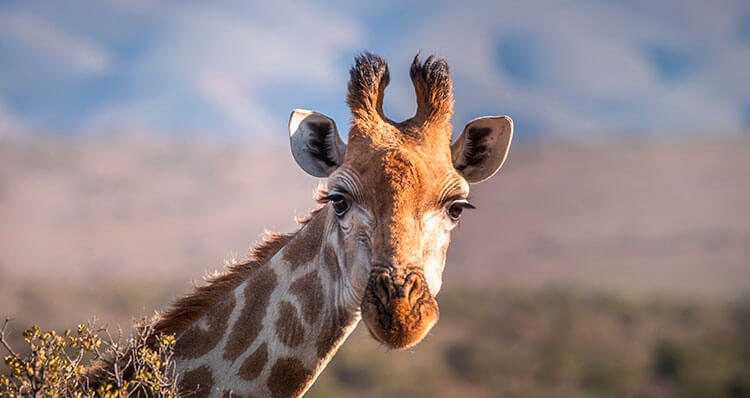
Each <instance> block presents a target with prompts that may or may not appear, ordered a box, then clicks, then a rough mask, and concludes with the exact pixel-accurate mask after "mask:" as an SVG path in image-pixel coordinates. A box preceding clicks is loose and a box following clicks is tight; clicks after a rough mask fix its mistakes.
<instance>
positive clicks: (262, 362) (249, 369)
mask: <svg viewBox="0 0 750 398" xmlns="http://www.w3.org/2000/svg"><path fill="white" fill-rule="evenodd" d="M266 362H268V344H266V343H263V344H261V345H259V346H258V348H256V349H255V351H253V353H252V354H250V356H249V357H247V358H245V361H244V362H242V366H240V369H239V371H238V372H237V375H238V376H240V377H241V378H243V379H245V380H247V381H250V380H253V379H255V378H256V377H258V375H259V374H260V372H262V371H263V368H264V367H265V366H266Z"/></svg>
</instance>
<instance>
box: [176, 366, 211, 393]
mask: <svg viewBox="0 0 750 398" xmlns="http://www.w3.org/2000/svg"><path fill="white" fill-rule="evenodd" d="M213 386H214V377H213V374H212V373H211V369H209V368H208V366H206V365H203V366H201V367H198V368H195V369H193V370H191V371H189V372H185V374H183V375H182V379H181V380H180V392H181V393H183V394H186V396H187V395H189V396H191V397H196V398H205V397H208V395H209V394H211V389H212V388H213Z"/></svg>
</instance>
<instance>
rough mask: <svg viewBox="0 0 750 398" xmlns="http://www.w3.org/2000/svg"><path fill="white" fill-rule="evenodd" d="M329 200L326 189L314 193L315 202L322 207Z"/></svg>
mask: <svg viewBox="0 0 750 398" xmlns="http://www.w3.org/2000/svg"><path fill="white" fill-rule="evenodd" d="M329 200H331V195H329V194H328V190H327V189H322V188H321V189H319V190H318V192H316V193H315V201H316V202H318V203H320V204H322V205H324V204H326V203H328V201H329Z"/></svg>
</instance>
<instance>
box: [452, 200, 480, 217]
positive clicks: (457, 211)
mask: <svg viewBox="0 0 750 398" xmlns="http://www.w3.org/2000/svg"><path fill="white" fill-rule="evenodd" d="M473 208H474V205H472V204H471V203H469V202H467V201H457V202H453V203H452V204H451V205H450V206H449V207H448V216H449V217H450V218H451V220H453V221H458V219H459V218H460V217H461V213H463V212H464V209H473Z"/></svg>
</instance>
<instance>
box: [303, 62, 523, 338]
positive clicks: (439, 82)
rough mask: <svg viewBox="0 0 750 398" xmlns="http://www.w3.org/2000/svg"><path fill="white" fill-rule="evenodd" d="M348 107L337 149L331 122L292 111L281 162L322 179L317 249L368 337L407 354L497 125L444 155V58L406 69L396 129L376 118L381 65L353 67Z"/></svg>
mask: <svg viewBox="0 0 750 398" xmlns="http://www.w3.org/2000/svg"><path fill="white" fill-rule="evenodd" d="M350 74H351V79H350V81H349V94H348V97H347V103H348V105H349V107H350V109H351V112H352V123H351V129H350V130H349V138H348V143H347V144H344V142H343V141H342V140H341V138H340V137H339V134H338V131H337V129H336V125H335V123H334V121H333V120H331V119H330V118H328V117H326V116H324V115H322V114H319V113H315V112H311V111H303V110H295V111H294V112H293V113H292V116H291V118H290V124H289V129H290V133H291V146H292V153H293V155H294V158H295V160H296V161H297V163H298V164H299V165H300V166H301V167H302V169H304V170H305V171H306V172H307V173H309V174H311V175H313V176H316V177H328V188H327V194H326V196H325V197H324V198H323V200H324V201H325V202H327V206H328V209H327V211H328V212H329V219H330V220H332V221H330V225H329V228H328V231H329V232H328V237H327V239H328V244H330V245H331V246H332V247H335V248H336V251H337V254H336V255H337V257H338V259H339V263H340V264H341V269H342V272H343V275H344V276H345V278H343V279H344V280H345V281H346V283H345V284H344V285H345V289H347V290H348V291H347V292H346V294H345V295H344V297H348V298H349V300H352V301H354V302H355V303H356V305H358V306H359V307H360V308H361V311H362V317H363V319H364V321H365V324H366V325H367V328H368V329H369V331H370V334H371V335H372V336H373V337H374V338H375V339H376V340H378V341H380V342H381V343H383V344H385V345H387V346H390V347H392V348H406V347H410V346H413V345H414V344H417V343H418V342H419V341H421V340H422V339H423V338H424V336H425V335H426V334H427V333H428V332H429V331H430V329H431V328H432V327H433V325H435V323H436V322H437V319H438V314H439V311H438V305H437V302H436V301H435V296H436V295H437V293H438V291H439V290H440V287H441V285H442V274H443V269H444V266H445V253H446V250H447V248H448V243H449V241H450V232H451V230H453V228H455V227H456V225H457V223H458V221H459V217H460V215H461V212H462V211H463V210H464V209H469V208H472V207H473V206H472V205H471V204H470V203H469V202H468V201H467V197H468V195H469V184H470V183H476V182H480V181H482V180H485V179H487V178H489V177H490V176H492V175H493V174H495V172H496V171H497V170H498V169H499V168H500V166H502V164H503V162H504V160H505V157H506V155H507V153H508V149H509V147H510V142H511V137H512V134H513V123H512V121H511V119H510V118H509V117H507V116H493V117H483V118H479V119H475V120H472V121H471V122H469V123H468V124H467V125H466V127H464V129H463V132H462V133H461V135H460V136H459V137H458V139H457V140H456V141H455V143H453V144H452V145H451V125H450V123H449V119H450V117H451V114H452V107H453V94H452V82H451V78H450V75H449V72H448V65H447V63H446V62H445V60H442V59H434V58H433V57H430V58H428V59H427V60H426V61H425V62H424V63H422V62H420V60H419V55H417V57H415V59H414V62H413V63H412V66H411V71H410V75H411V79H412V82H413V83H414V88H415V91H416V98H417V112H416V115H415V116H414V117H412V118H411V119H408V120H406V121H403V122H398V123H397V122H394V121H392V120H390V119H388V118H387V117H386V116H385V115H384V114H383V94H384V90H385V87H386V85H387V84H388V81H389V73H388V66H387V64H386V63H385V61H384V60H383V59H381V58H379V57H377V56H375V55H372V54H364V55H362V56H360V57H357V58H356V62H355V65H354V66H353V67H352V69H351V72H350Z"/></svg>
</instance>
